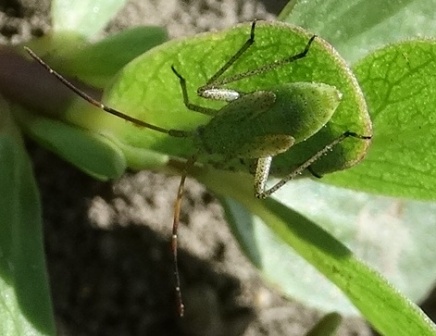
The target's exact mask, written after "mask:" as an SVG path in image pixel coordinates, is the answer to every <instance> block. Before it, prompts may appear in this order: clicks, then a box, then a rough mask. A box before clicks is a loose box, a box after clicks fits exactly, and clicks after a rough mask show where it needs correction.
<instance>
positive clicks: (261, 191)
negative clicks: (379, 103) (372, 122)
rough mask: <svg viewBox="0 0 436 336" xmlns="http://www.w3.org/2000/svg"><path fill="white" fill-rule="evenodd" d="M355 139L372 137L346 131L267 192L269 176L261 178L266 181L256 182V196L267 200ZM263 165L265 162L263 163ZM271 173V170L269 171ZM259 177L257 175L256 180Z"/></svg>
mask: <svg viewBox="0 0 436 336" xmlns="http://www.w3.org/2000/svg"><path fill="white" fill-rule="evenodd" d="M349 137H353V138H356V139H361V140H370V139H371V138H372V136H368V135H360V134H357V133H354V132H350V131H346V132H344V133H342V134H341V135H340V136H339V137H337V138H336V139H334V140H333V141H332V142H330V143H329V144H328V145H326V146H324V148H323V149H321V150H320V151H318V152H317V153H315V154H314V155H313V156H312V157H311V158H309V159H308V160H306V162H304V163H303V164H301V165H300V166H299V167H298V168H296V169H294V170H293V171H292V172H291V173H290V174H289V175H287V176H285V177H284V178H282V179H281V180H280V181H279V182H277V183H276V184H275V185H273V186H272V187H271V188H269V189H267V190H265V184H266V179H267V178H268V174H266V175H262V174H260V175H259V176H263V178H264V179H265V181H263V182H255V195H256V197H257V198H262V199H263V198H267V197H269V196H270V195H271V194H273V193H274V192H276V191H277V190H278V189H280V188H281V187H283V186H284V185H285V184H286V183H287V182H288V181H290V180H292V179H293V178H295V177H297V176H298V175H301V174H302V173H303V171H304V170H305V169H307V168H309V167H310V166H311V165H312V164H313V163H314V162H316V161H318V160H319V159H320V158H321V157H322V156H323V155H325V154H327V153H328V152H329V151H331V150H332V148H333V147H335V146H336V145H338V144H339V143H341V142H342V141H344V140H345V139H346V138H349ZM261 163H263V162H261ZM258 170H261V168H258V167H256V173H257V171H258ZM268 172H269V169H268ZM256 177H257V175H255V178H256Z"/></svg>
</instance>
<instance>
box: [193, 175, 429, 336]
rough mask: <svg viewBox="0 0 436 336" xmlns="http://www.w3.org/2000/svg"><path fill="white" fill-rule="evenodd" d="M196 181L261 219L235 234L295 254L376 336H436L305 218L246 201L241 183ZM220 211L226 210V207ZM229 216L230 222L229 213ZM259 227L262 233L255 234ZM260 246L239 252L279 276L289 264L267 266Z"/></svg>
mask: <svg viewBox="0 0 436 336" xmlns="http://www.w3.org/2000/svg"><path fill="white" fill-rule="evenodd" d="M196 177H197V178H198V179H199V180H200V181H202V182H204V183H205V184H206V185H207V186H208V187H209V188H210V189H211V190H213V191H215V192H217V193H219V194H221V195H226V197H231V198H232V199H234V200H237V201H238V202H240V203H241V204H242V205H243V206H244V207H245V208H247V209H248V210H249V211H251V212H252V213H253V214H255V215H256V216H258V218H259V219H261V221H259V220H257V219H256V220H255V221H253V220H251V222H250V221H247V218H246V220H245V224H249V225H248V226H247V227H244V228H242V227H239V228H237V229H238V231H239V232H240V234H242V233H244V234H247V232H249V233H251V235H250V236H251V237H252V238H251V239H253V237H255V233H256V234H258V235H259V234H261V235H262V236H263V237H265V232H268V231H269V233H268V235H270V237H274V236H275V238H274V239H275V240H276V242H279V241H281V242H282V249H284V248H287V249H288V250H289V251H291V250H295V251H296V252H297V253H298V254H299V255H300V256H302V257H303V258H305V259H306V260H307V261H308V262H309V263H310V264H312V265H313V266H314V267H316V268H317V269H318V270H319V271H320V272H321V273H322V274H324V275H325V276H326V277H327V278H328V279H329V280H330V281H332V282H333V283H334V284H335V285H336V286H338V287H339V288H340V289H341V290H342V291H343V292H344V293H345V294H346V295H347V297H348V298H349V299H350V300H351V302H352V303H353V304H354V305H355V306H356V307H357V308H358V309H359V310H360V312H361V313H362V314H363V315H364V316H365V318H366V319H367V320H368V321H369V322H370V323H371V324H372V325H373V326H374V328H375V329H377V330H378V331H379V332H380V333H381V334H384V335H399V336H401V335H404V336H406V335H407V336H408V335H436V329H435V328H434V326H433V324H432V323H431V321H430V320H429V319H428V318H427V317H426V316H425V314H423V312H422V311H421V310H420V309H419V308H418V307H417V306H415V305H414V304H413V303H412V302H410V301H409V300H408V299H407V298H405V297H404V296H403V295H401V294H400V293H399V292H398V291H397V290H396V289H395V288H394V287H392V286H391V285H390V284H389V283H388V282H387V281H386V280H385V279H383V278H382V277H381V276H380V275H379V274H378V273H376V272H375V271H373V270H372V269H370V268H369V267H368V266H367V265H365V264H364V263H363V262H362V261H360V259H358V258H357V257H355V256H354V255H353V254H352V253H351V251H350V250H349V249H348V248H346V247H345V246H344V245H342V243H340V242H339V241H338V240H336V239H335V238H333V237H332V236H331V235H330V234H328V233H327V232H326V231H324V230H323V229H321V228H320V227H318V226H317V225H316V224H314V223H313V222H311V221H310V220H308V219H307V218H306V217H303V216H302V215H300V214H298V213H296V212H294V211H293V210H291V209H289V208H287V207H286V206H284V205H282V204H280V203H278V202H277V201H275V200H274V199H272V198H269V199H266V200H258V199H256V198H254V197H253V196H251V195H252V186H251V183H250V181H249V179H248V178H247V177H244V176H242V175H240V174H234V173H225V172H217V171H214V172H210V171H209V172H208V171H197V172H196ZM232 202H234V201H232ZM227 204H228V202H227ZM226 210H229V208H228V207H226ZM232 214H233V216H235V212H234V211H233V212H232ZM253 218H256V217H253ZM261 222H263V223H265V224H266V225H267V227H268V228H266V227H265V228H263V231H259V228H260V226H261V225H262V224H261ZM232 225H234V228H235V229H236V225H238V226H239V225H241V222H239V221H238V222H232ZM249 233H248V234H249ZM263 243H264V240H263V239H260V240H259V241H257V242H256V243H255V244H253V245H251V244H250V245H248V244H244V245H243V246H244V248H245V249H254V250H257V252H254V254H257V255H258V256H260V259H258V260H257V261H256V263H257V264H258V265H259V261H260V265H261V266H265V267H275V271H276V273H278V274H281V272H282V266H283V264H284V263H287V262H292V261H290V260H288V259H287V256H285V254H281V256H280V257H279V258H278V259H277V261H278V263H277V264H276V265H275V266H274V265H271V262H272V261H271V260H270V259H268V258H267V257H268V256H263V255H262V254H261V247H262V244H263ZM251 254H252V255H253V252H252V253H251ZM282 275H283V274H282ZM299 275H300V277H304V276H305V274H299ZM380 312H383V313H380Z"/></svg>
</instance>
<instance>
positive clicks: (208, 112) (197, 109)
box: [171, 65, 218, 116]
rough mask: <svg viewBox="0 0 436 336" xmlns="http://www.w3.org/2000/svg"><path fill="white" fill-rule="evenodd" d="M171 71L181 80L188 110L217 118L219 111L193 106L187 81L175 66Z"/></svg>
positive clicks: (184, 100)
mask: <svg viewBox="0 0 436 336" xmlns="http://www.w3.org/2000/svg"><path fill="white" fill-rule="evenodd" d="M171 70H173V72H174V74H175V75H176V76H177V77H178V78H179V82H180V87H181V89H182V95H183V103H184V104H185V106H186V108H187V109H189V110H191V111H195V112H199V113H203V114H206V115H209V116H215V115H216V114H217V112H218V111H217V110H215V109H211V108H207V107H204V106H200V105H196V104H192V103H191V102H190V101H189V97H188V90H187V88H186V79H185V78H184V77H183V76H182V75H181V74H180V73H179V72H178V71H177V70H176V68H175V67H174V65H171Z"/></svg>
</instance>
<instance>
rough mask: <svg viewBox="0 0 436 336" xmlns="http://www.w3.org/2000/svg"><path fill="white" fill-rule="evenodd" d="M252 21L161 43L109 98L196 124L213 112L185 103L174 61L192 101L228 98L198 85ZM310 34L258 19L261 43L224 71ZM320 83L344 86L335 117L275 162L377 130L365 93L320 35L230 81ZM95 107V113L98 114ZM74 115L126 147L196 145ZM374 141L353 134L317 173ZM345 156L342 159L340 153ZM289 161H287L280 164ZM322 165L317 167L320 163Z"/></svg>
mask: <svg viewBox="0 0 436 336" xmlns="http://www.w3.org/2000/svg"><path fill="white" fill-rule="evenodd" d="M250 28H251V25H250V24H247V23H246V24H242V25H239V26H236V27H234V28H232V29H229V30H226V31H222V32H219V33H206V34H200V35H198V36H195V37H192V38H189V39H184V40H175V41H170V42H168V43H165V44H162V45H160V46H159V47H157V48H154V49H152V50H150V51H149V52H147V53H145V54H144V55H142V56H140V57H138V58H136V59H135V60H134V61H132V62H131V63H129V64H128V65H127V66H126V67H124V68H123V70H122V71H121V72H120V74H119V75H118V78H117V79H116V80H115V82H114V84H113V86H112V87H111V88H110V90H108V92H107V93H106V95H105V96H106V99H105V101H106V103H107V104H108V105H110V106H112V107H114V108H117V109H119V110H120V111H123V112H125V113H127V114H129V115H132V116H134V117H136V118H138V119H140V120H144V121H147V122H149V123H152V124H154V125H157V126H160V127H163V128H176V129H182V130H194V129H195V128H196V127H197V126H198V125H200V124H204V123H206V122H207V120H208V119H209V118H210V117H207V116H205V115H202V114H199V113H195V112H193V111H190V110H188V109H187V108H186V107H185V106H184V105H183V99H182V95H181V88H180V84H179V81H178V78H177V77H176V76H175V75H174V73H173V72H172V71H171V65H174V66H175V67H176V68H177V70H178V71H179V72H180V73H181V74H182V75H183V76H185V77H186V80H187V85H188V91H189V95H190V99H191V101H192V103H194V104H200V105H203V106H208V107H214V108H218V107H220V106H223V105H224V103H222V102H210V101H207V100H205V99H202V98H199V97H198V96H197V95H196V89H197V88H198V87H199V86H201V85H203V84H205V83H206V81H207V79H208V78H210V77H211V76H212V75H213V74H214V73H216V71H217V70H218V69H219V68H220V67H221V66H222V65H223V64H224V63H225V62H226V61H227V60H228V59H229V58H230V57H231V56H232V55H233V54H234V53H235V52H236V51H237V50H238V49H239V48H240V47H241V45H242V44H243V43H244V42H245V41H246V40H247V39H248V37H249V34H250ZM310 37H311V35H309V34H307V33H306V32H304V31H302V30H301V29H299V28H297V27H294V26H290V25H286V24H279V23H269V22H258V25H257V27H256V42H255V43H254V45H253V46H252V47H251V48H250V49H249V50H248V51H247V52H246V53H245V54H244V55H243V56H242V57H241V59H240V60H239V61H237V62H236V64H235V65H234V66H232V67H231V68H230V69H229V70H228V73H227V72H226V76H231V75H232V74H236V73H241V72H246V71H248V70H252V69H254V68H255V67H259V66H262V65H264V64H268V63H272V62H274V61H275V60H278V59H281V58H284V57H286V56H290V55H294V54H296V53H299V52H301V51H302V50H303V49H304V47H305V46H306V44H307V41H308V40H309V38H310ZM298 81H302V82H321V83H326V84H329V85H332V86H335V87H336V88H338V90H339V91H340V92H341V93H342V94H343V99H342V101H341V103H340V105H339V108H338V109H337V111H336V113H335V114H334V116H333V118H332V119H331V121H330V122H329V123H328V124H327V126H326V127H324V128H323V129H322V130H321V131H319V132H318V133H317V134H316V135H315V136H313V137H311V138H310V139H309V140H307V141H305V142H302V143H299V144H298V145H296V146H294V147H292V151H289V152H287V153H286V154H284V155H279V156H278V157H277V158H276V160H277V162H281V161H283V160H284V161H286V162H287V163H288V162H290V163H288V164H289V165H297V164H300V163H301V162H302V161H304V160H306V159H307V158H308V157H309V156H310V154H311V153H315V152H317V151H318V150H319V149H320V148H322V147H324V146H325V145H326V144H327V143H328V142H330V141H331V140H332V139H334V138H336V137H337V136H338V135H339V134H341V133H342V132H344V131H346V130H352V131H354V132H357V133H360V134H371V124H370V121H369V118H368V115H367V112H366V106H365V103H364V101H363V96H362V93H361V91H360V89H359V86H358V85H357V82H356V81H355V78H354V77H353V75H352V74H351V72H350V71H349V69H348V68H347V66H346V64H345V63H344V62H343V60H342V59H340V58H339V57H338V55H337V54H336V53H335V52H334V51H333V50H332V49H331V47H330V46H329V45H327V44H325V43H324V41H322V40H321V39H315V41H314V43H313V45H312V47H311V49H310V51H309V54H308V56H307V57H306V58H304V59H301V60H298V61H296V62H295V63H292V64H290V65H289V66H284V67H281V68H279V69H277V70H274V71H271V72H269V73H265V74H262V75H259V76H253V77H250V78H247V79H243V80H240V81H238V82H236V83H232V84H229V85H228V87H231V88H236V89H239V90H242V91H243V92H250V91H256V90H260V89H267V88H268V87H273V86H276V85H278V83H286V82H298ZM94 112H95V113H94ZM66 119H67V121H68V122H71V123H75V124H78V125H80V126H82V127H86V128H88V129H91V130H93V131H95V132H98V133H100V134H104V135H105V136H107V137H108V138H114V139H116V141H117V142H122V143H124V144H126V146H130V147H136V148H148V149H151V150H154V151H156V152H159V153H163V154H166V155H172V156H179V157H187V156H189V155H192V153H193V152H194V151H196V149H195V148H193V143H192V141H191V140H189V139H188V140H187V139H180V138H175V137H168V136H167V135H165V134H160V133H157V132H155V131H152V130H147V129H143V128H139V127H136V126H134V125H131V124H129V123H126V122H124V121H122V120H120V119H119V118H116V117H113V116H111V115H109V114H108V113H106V112H102V111H95V110H94V111H91V109H86V110H71V111H69V112H68V114H67V116H66ZM367 146H368V142H366V141H361V140H356V139H350V140H346V141H344V142H343V143H341V145H339V146H338V148H336V149H335V153H336V155H335V154H331V155H327V156H325V157H323V158H322V159H321V160H320V161H322V163H321V162H320V166H319V167H323V169H319V170H317V172H318V173H323V172H325V171H332V170H335V169H341V168H344V167H346V166H349V165H352V164H354V163H356V162H357V161H358V160H359V159H360V158H361V157H362V156H363V153H364V152H365V150H366V148H367ZM338 157H340V159H338ZM283 165H284V164H283V163H281V166H283ZM317 167H318V165H315V166H314V168H315V169H317Z"/></svg>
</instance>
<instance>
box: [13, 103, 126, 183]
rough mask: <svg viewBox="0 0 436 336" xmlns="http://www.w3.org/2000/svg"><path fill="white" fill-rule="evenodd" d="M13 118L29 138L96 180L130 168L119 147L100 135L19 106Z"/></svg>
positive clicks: (117, 175) (108, 177) (104, 178)
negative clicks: (37, 114)
mask: <svg viewBox="0 0 436 336" xmlns="http://www.w3.org/2000/svg"><path fill="white" fill-rule="evenodd" d="M14 116H15V117H16V118H17V119H18V120H19V122H20V126H21V128H22V129H23V130H24V131H25V132H26V133H27V135H29V136H31V137H32V138H34V139H35V140H36V141H38V142H39V143H40V144H42V145H43V146H44V147H46V148H47V149H49V150H51V151H53V152H54V153H56V154H57V155H59V156H60V157H62V158H64V159H65V160H67V161H69V162H71V163H72V164H74V165H76V166H77V167H78V168H80V169H81V170H83V171H84V172H86V173H88V174H90V175H91V176H93V177H95V178H97V179H100V180H107V179H113V178H117V177H120V176H121V175H122V174H123V173H124V171H125V170H126V168H127V166H126V160H125V157H124V154H123V153H122V151H121V150H120V149H119V147H118V146H116V145H115V144H113V143H112V142H111V141H109V140H107V139H106V138H105V137H103V136H101V135H99V134H95V133H91V132H89V131H87V130H84V129H82V128H79V127H76V126H72V125H69V124H66V123H64V122H61V121H58V120H55V119H51V118H45V117H42V116H36V115H34V114H32V113H29V112H27V111H25V110H24V109H21V108H20V107H18V106H16V107H14Z"/></svg>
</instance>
